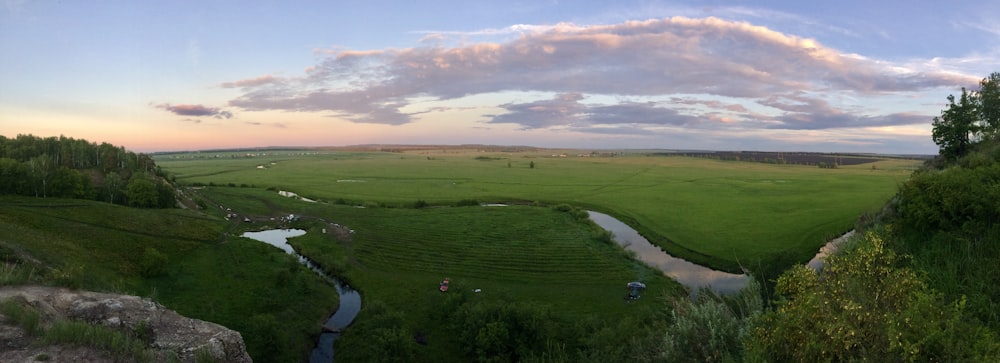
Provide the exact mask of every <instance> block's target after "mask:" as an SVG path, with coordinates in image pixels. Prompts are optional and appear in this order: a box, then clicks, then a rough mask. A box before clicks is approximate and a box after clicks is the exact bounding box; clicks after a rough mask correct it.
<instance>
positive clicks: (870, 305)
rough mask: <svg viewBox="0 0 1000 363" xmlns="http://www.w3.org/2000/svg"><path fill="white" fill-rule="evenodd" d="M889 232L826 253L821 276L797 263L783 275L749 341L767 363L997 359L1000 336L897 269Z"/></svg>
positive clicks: (960, 304) (959, 303)
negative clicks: (771, 304)
mask: <svg viewBox="0 0 1000 363" xmlns="http://www.w3.org/2000/svg"><path fill="white" fill-rule="evenodd" d="M885 238H886V234H885V232H867V233H865V234H864V235H863V236H862V237H861V239H858V240H856V241H855V242H856V248H854V249H852V250H848V251H845V252H843V253H842V254H839V255H834V256H830V257H828V258H827V261H826V264H825V266H824V268H823V270H822V272H820V273H818V274H817V273H816V272H815V271H813V270H812V269H809V268H808V267H805V266H801V265H800V266H796V267H793V268H792V269H790V270H788V271H787V272H786V273H785V274H783V275H782V276H781V277H779V278H778V282H777V285H776V291H777V293H778V294H780V296H781V298H780V299H779V300H778V301H777V302H776V303H775V304H776V310H774V311H771V312H769V313H767V314H765V315H763V316H762V318H761V319H760V320H759V321H758V323H756V324H755V326H754V327H753V328H752V332H751V334H750V336H749V338H748V339H746V340H744V342H745V344H746V346H747V349H748V352H749V355H750V356H751V358H752V359H753V360H762V361H840V362H846V361H878V362H903V361H996V360H997V359H998V358H1000V356H998V354H1000V346H998V344H997V343H996V336H995V335H994V334H993V333H991V332H990V331H988V330H987V329H985V328H984V327H983V326H981V325H980V324H979V323H978V322H976V321H975V319H968V315H967V314H966V313H965V302H964V299H963V300H961V301H955V302H948V301H946V300H945V299H943V298H942V296H941V295H940V294H939V293H937V292H935V291H933V290H931V289H929V288H928V287H927V285H926V284H925V283H924V282H923V281H922V280H921V279H920V278H919V277H918V274H917V273H916V272H915V271H913V270H911V269H909V268H906V267H899V265H900V263H901V261H902V260H903V258H902V257H901V256H899V255H897V254H896V253H895V252H894V251H893V250H891V249H889V248H887V247H886V242H885V241H884V239H885Z"/></svg>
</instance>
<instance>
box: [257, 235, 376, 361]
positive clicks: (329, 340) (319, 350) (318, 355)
mask: <svg viewBox="0 0 1000 363" xmlns="http://www.w3.org/2000/svg"><path fill="white" fill-rule="evenodd" d="M305 234H306V231H304V230H301V229H271V230H265V231H259V232H245V233H243V235H242V237H246V238H250V239H253V240H257V241H261V242H264V243H267V244H269V245H272V246H275V247H278V248H280V249H281V250H282V251H285V253H288V254H290V255H292V256H295V258H296V259H298V260H299V263H301V264H303V265H305V266H306V267H308V268H309V269H310V270H312V271H313V272H316V273H317V274H319V275H320V276H321V277H323V278H324V279H326V280H327V281H328V282H330V284H332V285H333V287H334V288H335V289H337V294H339V295H340V306H339V307H338V308H337V310H336V311H335V312H334V313H333V314H331V315H330V317H329V318H328V319H327V320H326V323H325V324H323V332H322V333H320V335H319V338H318V339H317V341H316V346H315V347H314V348H313V350H312V353H311V354H310V356H309V362H310V363H330V362H333V342H334V341H335V340H337V338H338V337H340V330H341V329H344V328H346V327H347V326H348V325H351V322H353V321H354V318H355V317H356V316H357V315H358V312H360V311H361V294H358V292H357V291H355V290H354V289H352V288H351V286H349V285H347V283H345V282H344V281H341V280H340V279H338V278H337V277H336V276H331V275H328V274H327V273H326V272H324V271H323V270H322V269H321V268H319V266H318V265H316V263H314V262H313V261H312V260H310V259H308V258H306V257H305V256H302V255H300V254H299V253H298V252H296V251H295V249H294V248H293V247H292V245H290V244H288V239H289V238H292V237H298V236H302V235H305Z"/></svg>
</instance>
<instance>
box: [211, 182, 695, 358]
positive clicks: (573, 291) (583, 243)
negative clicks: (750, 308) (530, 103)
mask: <svg viewBox="0 0 1000 363" xmlns="http://www.w3.org/2000/svg"><path fill="white" fill-rule="evenodd" d="M201 193H202V194H203V195H205V196H206V197H208V198H209V199H211V200H213V201H215V202H217V203H220V204H223V205H230V203H236V204H239V205H241V206H242V207H243V208H247V209H246V210H249V211H254V212H268V213H271V215H282V214H287V213H290V212H294V213H295V214H298V215H302V216H303V219H302V220H301V221H300V222H298V224H297V225H296V226H297V227H299V228H305V229H307V230H308V233H307V234H306V235H304V236H301V237H295V238H291V239H290V240H289V243H291V244H292V245H294V246H295V247H296V249H297V250H298V251H300V253H302V254H304V255H306V256H309V257H310V258H311V259H313V260H315V261H317V262H318V263H319V264H320V265H322V266H324V267H326V268H327V269H328V270H331V272H333V273H335V274H337V275H339V276H341V277H343V278H344V279H345V280H347V281H349V282H350V283H351V285H352V286H353V287H354V288H356V289H358V290H359V291H360V292H361V293H362V296H363V302H364V304H365V306H371V305H373V304H375V305H380V306H381V305H384V306H386V307H387V308H388V310H389V311H393V312H398V313H399V314H400V315H401V316H404V317H405V319H404V320H403V322H402V323H401V324H402V325H403V326H402V328H404V329H406V331H408V332H411V333H414V334H415V333H416V332H419V333H420V334H422V335H426V336H430V337H434V338H430V339H429V341H430V343H429V344H428V345H427V347H428V348H426V349H425V350H421V352H422V353H421V354H422V355H420V356H418V357H417V358H416V359H417V360H435V359H440V358H441V357H460V356H461V355H462V352H461V351H459V350H457V349H458V345H457V344H456V342H454V341H452V339H454V338H453V337H452V336H453V335H454V334H453V333H452V331H451V329H452V327H451V326H450V323H449V322H448V321H446V320H441V319H440V314H438V313H434V311H435V310H436V309H440V308H441V307H442V306H445V305H446V304H447V301H448V298H447V296H450V295H453V294H468V296H470V297H471V298H470V299H472V300H473V301H477V299H483V301H494V300H498V299H499V300H504V301H508V300H510V301H517V302H520V303H524V304H531V305H532V306H538V307H540V308H542V309H546V310H547V311H553V315H554V317H555V318H556V319H558V320H559V321H580V320H593V321H597V324H599V325H603V324H610V322H613V321H616V320H618V319H622V318H624V317H630V318H636V319H641V318H640V317H646V318H651V316H652V315H650V314H655V313H654V311H656V310H657V308H658V307H659V306H660V305H659V303H660V302H661V301H662V300H663V299H666V298H667V297H670V296H686V293H685V292H683V289H682V288H681V287H680V285H678V284H677V283H676V282H674V281H672V280H670V279H668V278H666V277H665V276H664V275H663V274H662V273H661V272H659V271H657V270H654V269H651V268H649V267H647V266H645V265H643V264H641V263H639V262H636V261H635V260H634V259H632V258H631V256H630V255H628V254H627V253H625V252H624V251H623V250H622V249H621V248H620V247H618V246H617V245H615V244H614V243H611V242H610V241H608V240H607V239H606V234H605V233H602V232H603V231H602V230H600V229H598V228H597V227H596V226H595V225H593V224H591V223H590V222H589V221H585V220H580V219H577V218H578V217H577V216H575V215H574V214H573V213H572V212H565V211H558V210H556V209H554V208H545V207H533V206H516V205H515V206H508V207H480V206H478V205H477V206H466V207H430V208H423V209H415V208H357V207H354V206H346V205H335V204H323V203H307V202H302V201H297V200H292V199H289V198H284V197H280V196H278V195H277V193H276V192H274V191H261V190H260V189H253V188H227V187H214V188H213V187H210V188H206V189H204V190H202V191H201ZM284 205H288V206H289V209H291V210H288V209H285V208H284V207H283V206H284ZM233 210H234V211H239V212H240V213H242V210H238V209H236V208H233ZM250 214H253V213H250ZM577 215H578V214H577ZM314 218H320V219H321V220H322V221H324V222H322V223H321V222H319V220H318V219H314ZM332 223H337V224H340V225H343V226H346V228H349V229H352V230H354V233H353V234H350V235H349V236H350V238H349V239H346V240H345V239H338V238H336V237H335V236H334V235H333V233H332V231H331V230H330V229H331V228H332V225H331V224H332ZM323 228H327V229H328V233H327V234H323V233H322V231H321V230H322V229H323ZM444 278H449V279H450V280H451V289H450V290H449V293H447V294H442V293H441V292H439V291H438V289H437V287H438V283H439V282H440V281H441V280H442V279H444ZM634 280H641V281H644V282H646V283H647V284H648V285H649V286H651V287H652V288H651V289H650V290H649V291H648V293H647V298H644V299H640V300H639V301H638V302H636V303H634V304H625V303H624V302H623V299H624V296H625V293H626V289H625V284H626V283H627V282H629V281H634ZM475 289H480V291H481V292H479V293H472V291H473V290H475ZM369 318H372V317H371V316H370V315H366V313H365V312H364V311H363V312H362V315H361V316H360V317H359V319H360V320H361V321H362V322H363V321H364V319H369ZM368 328H369V325H368V324H364V323H361V324H355V326H353V327H351V328H350V329H348V332H349V333H348V334H347V335H345V337H344V338H343V339H345V341H347V342H348V343H344V344H348V346H350V347H353V348H354V349H358V346H354V345H351V344H352V343H350V342H351V340H352V339H367V338H366V337H372V336H375V335H377V333H374V332H371V331H367V330H366V329H368ZM622 334H626V335H630V334H634V332H633V333H629V332H624V331H623V332H622ZM359 344H360V343H359ZM348 349H351V348H348Z"/></svg>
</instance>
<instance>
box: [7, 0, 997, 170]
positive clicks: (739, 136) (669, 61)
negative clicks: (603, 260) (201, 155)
mask: <svg viewBox="0 0 1000 363" xmlns="http://www.w3.org/2000/svg"><path fill="white" fill-rule="evenodd" d="M0 4H2V5H0V52H2V54H3V56H2V57H0V135H4V136H7V137H14V136H16V135H17V134H28V133H30V134H34V135H37V136H58V135H66V136H70V137H75V138H84V139H88V140H91V141H96V142H104V141H107V142H111V143H114V144H118V145H124V146H126V147H127V148H129V149H132V150H136V151H146V152H149V151H168V150H191V149H206V148H223V147H254V146H275V145H281V146H334V145H353V144H369V143H403V144H466V143H482V144H502V145H531V146H541V147H573V148H665V149H716V150H772V151H827V152H841V151H850V152H881V153H935V152H936V151H937V147H936V146H935V145H934V144H933V142H932V141H931V138H930V122H931V119H932V118H933V117H934V116H936V115H939V114H940V110H941V109H942V108H943V107H944V104H945V102H946V100H945V97H946V96H947V95H948V94H952V93H958V92H960V88H961V87H967V88H974V87H975V86H976V83H977V81H978V80H979V79H982V78H983V77H985V76H987V75H988V74H989V73H990V72H995V71H1000V4H997V3H996V2H994V1H986V0H982V1H962V2H953V3H941V2H930V1H927V2H923V1H881V2H872V1H838V2H814V1H756V2H750V1H524V2H511V1H502V2H501V1H426V2H415V1H373V0H369V1H335V2H326V1H280V2H279V1H274V2H269V1H190V2H188V1H171V2H151V1H45V0H39V1H18V0H4V1H3V2H2V3H0Z"/></svg>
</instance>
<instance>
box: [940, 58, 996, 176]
mask: <svg viewBox="0 0 1000 363" xmlns="http://www.w3.org/2000/svg"><path fill="white" fill-rule="evenodd" d="M979 86H980V89H979V90H978V91H968V90H966V89H965V88H962V94H961V95H960V96H959V97H958V102H957V103H956V102H955V96H954V95H948V109H946V110H943V111H941V116H940V117H935V118H934V122H933V124H932V126H933V127H934V128H933V131H932V137H933V139H934V143H935V144H937V145H938V146H940V148H941V149H940V155H941V157H943V158H945V159H946V160H954V159H957V158H960V157H962V156H965V155H966V154H967V153H968V152H969V151H971V147H972V146H973V145H974V144H976V143H977V142H980V141H981V140H984V139H996V137H997V136H998V135H1000V73H997V72H995V73H992V74H990V75H989V76H988V77H986V78H983V79H982V81H980V82H979Z"/></svg>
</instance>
